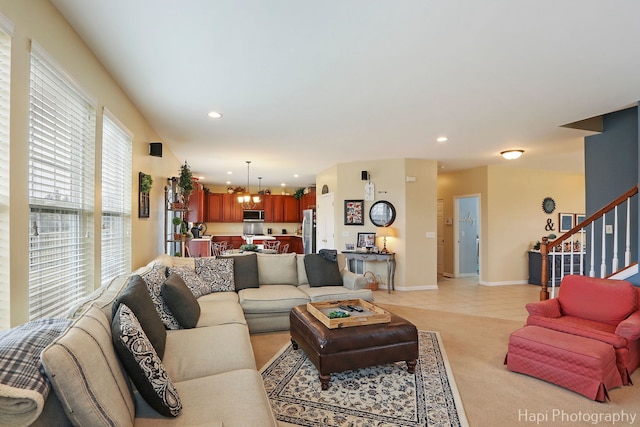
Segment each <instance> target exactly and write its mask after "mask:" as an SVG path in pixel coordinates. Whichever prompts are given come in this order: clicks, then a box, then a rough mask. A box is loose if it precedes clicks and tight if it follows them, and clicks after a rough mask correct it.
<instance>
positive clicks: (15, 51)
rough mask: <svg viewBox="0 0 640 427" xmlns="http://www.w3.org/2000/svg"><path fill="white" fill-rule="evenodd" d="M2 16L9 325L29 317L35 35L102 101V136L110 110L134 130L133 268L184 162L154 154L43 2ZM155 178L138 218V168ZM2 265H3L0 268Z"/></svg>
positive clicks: (14, 4) (148, 131)
mask: <svg viewBox="0 0 640 427" xmlns="http://www.w3.org/2000/svg"><path fill="white" fill-rule="evenodd" d="M0 13H2V14H3V15H4V16H5V17H6V18H8V19H9V20H10V21H12V22H13V24H14V25H15V29H14V38H13V43H12V57H11V74H12V75H11V133H10V138H11V148H10V156H11V164H10V170H11V182H10V224H11V230H12V233H11V236H10V244H11V252H10V266H9V269H10V283H11V324H12V325H16V324H19V323H22V322H25V321H26V320H28V319H27V301H28V298H27V295H28V293H27V285H26V284H27V283H28V269H29V266H28V256H27V254H28V239H27V238H26V237H25V235H26V233H28V230H29V223H28V218H29V204H28V199H27V170H28V168H27V157H28V144H27V141H28V114H29V69H30V68H29V62H30V52H29V46H30V40H33V41H35V42H37V43H38V44H39V45H40V46H41V47H42V48H43V49H44V50H45V51H46V52H47V53H48V54H49V55H50V56H51V57H52V58H53V59H54V60H55V61H56V62H57V63H58V65H60V66H61V67H62V68H63V69H64V70H65V71H66V72H67V73H68V75H70V76H71V77H72V78H74V79H75V80H76V82H77V83H78V84H79V85H80V86H81V87H82V88H83V89H84V90H85V91H86V92H87V93H88V94H89V95H90V96H91V97H92V98H94V99H96V100H97V106H96V107H97V108H96V111H97V120H96V122H97V136H98V139H100V134H101V129H102V110H103V107H104V108H107V109H108V110H109V111H110V112H111V113H112V114H113V115H114V116H115V117H116V118H117V119H118V120H119V121H120V122H121V123H122V124H123V125H124V126H126V127H127V128H128V130H129V131H130V132H132V133H133V135H134V138H133V140H134V143H133V170H132V180H133V182H134V188H133V190H134V191H133V194H132V207H133V220H132V236H131V242H135V250H133V251H132V267H133V268H136V267H139V266H141V265H144V264H146V263H147V262H148V261H149V260H151V259H152V258H153V257H155V256H156V255H157V254H158V253H160V252H162V250H163V243H162V232H161V231H160V230H162V229H163V228H162V221H163V215H164V213H163V194H164V193H163V187H164V183H165V179H166V177H168V176H172V175H176V174H177V173H178V167H179V164H180V162H179V161H178V160H177V159H176V158H175V157H174V156H173V154H172V153H171V152H170V151H169V150H168V147H167V146H166V145H165V147H164V148H165V150H164V157H162V158H158V157H150V156H149V155H148V143H149V142H150V141H161V138H160V137H159V136H158V134H157V133H156V132H155V131H154V130H153V129H152V128H151V126H150V125H149V124H148V123H147V121H146V120H145V118H144V117H143V116H142V114H141V113H140V112H139V111H138V110H137V109H136V107H135V105H134V104H133V103H132V102H131V101H130V100H129V98H128V97H127V95H126V94H125V93H124V92H123V91H122V90H121V88H120V87H119V86H118V85H117V84H116V83H115V82H114V80H113V79H112V78H111V77H110V75H109V74H108V72H107V71H106V70H105V69H104V67H103V66H102V65H101V64H100V62H99V61H98V60H97V59H96V58H95V56H94V55H93V54H92V52H91V51H90V50H89V49H88V48H87V47H86V46H85V44H84V43H83V42H82V40H81V39H80V38H79V37H78V35H77V34H76V33H75V32H74V31H73V29H72V28H71V27H70V26H69V25H68V24H67V23H66V21H65V20H64V19H63V18H62V17H61V15H60V14H59V13H58V12H57V10H56V9H55V8H54V7H53V6H52V5H51V4H50V3H49V2H48V1H45V0H20V1H14V0H0ZM100 147H101V145H100V141H98V142H97V145H96V165H97V169H96V176H98V177H99V176H100V172H101V171H100V167H99V165H100V157H101V154H100ZM141 171H142V172H145V173H147V174H150V175H151V176H152V177H153V180H154V186H153V190H152V192H151V203H152V208H151V215H150V218H149V219H138V203H137V187H138V186H137V179H138V178H137V177H138V172H141ZM95 192H96V218H99V217H100V215H99V212H100V184H99V181H98V182H97V184H96V191H95ZM95 227H96V228H95V232H94V236H96V238H95V240H96V244H99V236H100V229H99V227H100V221H99V220H97V221H95ZM99 263H100V254H99V251H96V256H95V263H94V264H95V267H96V268H95V272H96V273H95V278H94V280H95V286H99V282H100V268H99V265H100V264H99ZM3 268H5V266H3Z"/></svg>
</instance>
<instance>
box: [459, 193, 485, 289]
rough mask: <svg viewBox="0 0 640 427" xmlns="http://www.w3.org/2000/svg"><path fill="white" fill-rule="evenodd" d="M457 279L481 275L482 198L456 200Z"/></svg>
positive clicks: (463, 197) (473, 197) (468, 197)
mask: <svg viewBox="0 0 640 427" xmlns="http://www.w3.org/2000/svg"><path fill="white" fill-rule="evenodd" d="M454 203H455V211H454V221H453V225H454V229H453V233H454V234H453V235H454V239H455V242H456V245H455V251H454V265H455V277H467V276H479V275H480V196H478V195H470V196H460V197H455V198H454Z"/></svg>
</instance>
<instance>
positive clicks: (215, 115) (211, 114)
mask: <svg viewBox="0 0 640 427" xmlns="http://www.w3.org/2000/svg"><path fill="white" fill-rule="evenodd" d="M207 116H209V117H211V118H212V119H219V118H221V117H222V114H220V113H218V112H217V111H210V112H209V114H207Z"/></svg>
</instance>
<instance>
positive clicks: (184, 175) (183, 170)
mask: <svg viewBox="0 0 640 427" xmlns="http://www.w3.org/2000/svg"><path fill="white" fill-rule="evenodd" d="M178 187H180V192H181V194H182V197H183V201H184V202H183V203H184V205H185V206H187V205H188V204H189V196H190V195H191V193H192V192H193V175H192V174H191V168H190V167H189V165H188V164H187V162H186V160H185V162H184V165H182V166H180V176H179V177H178Z"/></svg>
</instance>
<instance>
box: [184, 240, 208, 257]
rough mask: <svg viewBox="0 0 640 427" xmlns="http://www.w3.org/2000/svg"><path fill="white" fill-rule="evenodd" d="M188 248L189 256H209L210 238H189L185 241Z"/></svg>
mask: <svg viewBox="0 0 640 427" xmlns="http://www.w3.org/2000/svg"><path fill="white" fill-rule="evenodd" d="M187 247H188V248H189V256H191V257H206V256H211V240H209V239H191V240H188V241H187Z"/></svg>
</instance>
